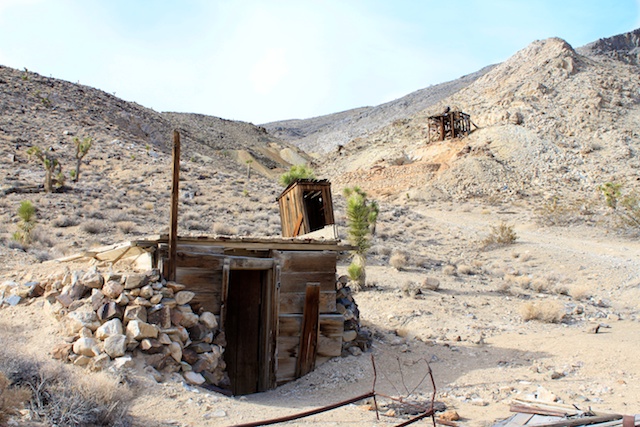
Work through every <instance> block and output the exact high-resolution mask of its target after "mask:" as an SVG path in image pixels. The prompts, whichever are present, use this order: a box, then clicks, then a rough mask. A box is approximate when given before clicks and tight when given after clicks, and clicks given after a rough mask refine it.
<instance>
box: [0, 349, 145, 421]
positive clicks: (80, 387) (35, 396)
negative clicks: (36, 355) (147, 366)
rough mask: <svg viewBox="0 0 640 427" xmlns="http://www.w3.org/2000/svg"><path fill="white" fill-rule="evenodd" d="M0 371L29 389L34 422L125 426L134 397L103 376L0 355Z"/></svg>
mask: <svg viewBox="0 0 640 427" xmlns="http://www.w3.org/2000/svg"><path fill="white" fill-rule="evenodd" d="M0 372H3V373H4V375H5V376H6V377H7V379H8V380H9V381H10V382H11V384H12V385H13V386H15V387H22V388H25V389H30V390H31V393H30V400H29V402H28V404H27V406H28V408H29V409H30V410H31V413H32V416H33V418H34V420H35V421H40V422H42V423H44V424H46V425H59V426H105V427H106V426H118V427H128V426H130V425H131V422H132V419H131V417H130V416H129V415H128V410H129V406H130V404H131V401H132V399H133V394H132V392H131V391H130V389H129V387H128V386H126V385H123V384H120V383H119V381H118V379H117V378H114V377H111V376H109V375H108V374H106V373H97V374H90V375H87V374H84V375H82V376H78V375H73V372H72V370H71V369H69V368H67V367H65V366H61V365H57V364H53V363H51V364H42V363H39V362H36V361H33V360H27V359H21V358H16V357H15V355H11V356H9V355H7V354H3V355H1V356H0Z"/></svg>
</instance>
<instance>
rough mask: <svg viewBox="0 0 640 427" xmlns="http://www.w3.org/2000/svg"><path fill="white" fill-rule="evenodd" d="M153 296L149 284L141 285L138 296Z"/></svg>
mask: <svg viewBox="0 0 640 427" xmlns="http://www.w3.org/2000/svg"><path fill="white" fill-rule="evenodd" d="M152 296H153V288H152V287H151V285H146V286H143V287H142V288H141V289H140V298H144V299H149V298H151V297H152Z"/></svg>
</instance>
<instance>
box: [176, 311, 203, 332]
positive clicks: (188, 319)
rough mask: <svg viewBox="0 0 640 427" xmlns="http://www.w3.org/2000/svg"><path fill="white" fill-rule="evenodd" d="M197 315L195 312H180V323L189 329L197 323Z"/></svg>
mask: <svg viewBox="0 0 640 427" xmlns="http://www.w3.org/2000/svg"><path fill="white" fill-rule="evenodd" d="M198 320H199V317H198V315H197V314H195V313H184V312H183V313H182V320H181V321H180V325H181V326H184V327H185V328H187V329H189V328H192V327H194V326H195V325H197V324H198Z"/></svg>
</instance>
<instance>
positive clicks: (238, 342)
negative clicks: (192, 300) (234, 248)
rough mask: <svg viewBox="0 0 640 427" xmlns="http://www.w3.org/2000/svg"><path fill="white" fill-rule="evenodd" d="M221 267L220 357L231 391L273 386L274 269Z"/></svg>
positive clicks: (275, 323) (236, 393)
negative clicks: (222, 344)
mask: <svg viewBox="0 0 640 427" xmlns="http://www.w3.org/2000/svg"><path fill="white" fill-rule="evenodd" d="M263 261H267V260H264V259H263ZM271 261H272V260H271ZM256 267H260V266H259V265H258V266H256ZM225 270H227V271H226V272H225V273H223V281H225V282H226V283H225V284H224V293H225V295H224V297H225V298H224V300H225V303H224V306H223V307H224V309H223V312H222V315H223V317H224V320H223V322H224V323H223V324H224V331H225V336H226V340H227V345H226V347H225V353H224V358H225V363H226V364H227V373H228V374H229V379H230V381H231V392H232V393H233V394H234V395H245V394H252V393H257V392H261V391H265V390H269V389H271V388H274V387H275V368H276V364H275V338H276V330H277V309H278V305H277V292H276V286H275V285H276V282H277V280H276V277H275V276H276V269H274V268H270V269H264V268H250V267H249V268H233V267H232V266H231V268H229V264H226V265H225Z"/></svg>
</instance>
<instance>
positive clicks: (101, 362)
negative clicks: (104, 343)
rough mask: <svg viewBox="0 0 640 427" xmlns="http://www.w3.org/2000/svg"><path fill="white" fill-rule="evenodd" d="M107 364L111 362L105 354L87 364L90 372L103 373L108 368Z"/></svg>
mask: <svg viewBox="0 0 640 427" xmlns="http://www.w3.org/2000/svg"><path fill="white" fill-rule="evenodd" d="M109 362H111V358H110V357H109V355H108V354H106V353H100V354H99V355H97V356H96V357H94V358H93V359H92V360H91V362H90V363H89V369H91V370H92V371H104V370H105V369H107V368H108V367H109Z"/></svg>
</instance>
